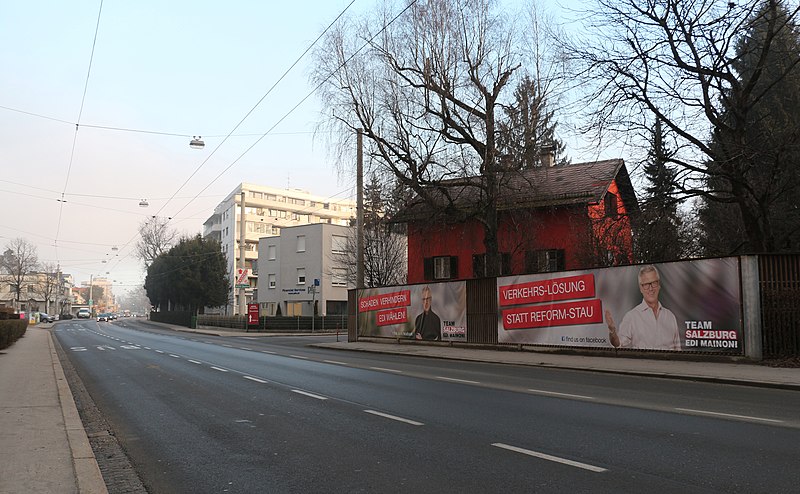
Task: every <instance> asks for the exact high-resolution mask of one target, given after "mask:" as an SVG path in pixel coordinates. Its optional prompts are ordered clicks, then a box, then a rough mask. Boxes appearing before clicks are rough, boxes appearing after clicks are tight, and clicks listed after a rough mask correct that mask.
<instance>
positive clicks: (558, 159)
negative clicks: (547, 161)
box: [497, 75, 569, 170]
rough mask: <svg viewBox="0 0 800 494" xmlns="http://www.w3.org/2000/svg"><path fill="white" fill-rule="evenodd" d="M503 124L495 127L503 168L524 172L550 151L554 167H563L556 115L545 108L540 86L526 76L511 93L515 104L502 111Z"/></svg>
mask: <svg viewBox="0 0 800 494" xmlns="http://www.w3.org/2000/svg"><path fill="white" fill-rule="evenodd" d="M503 110H504V113H505V117H506V118H505V120H504V121H503V122H500V123H498V131H499V132H498V138H497V140H498V147H499V149H500V151H501V153H500V154H501V156H503V158H501V159H502V160H507V161H508V164H506V163H503V165H505V166H506V167H513V168H518V169H521V170H526V169H529V168H534V167H537V166H541V165H542V163H541V154H542V152H543V150H544V149H545V148H549V149H550V150H552V152H553V154H554V157H555V164H557V165H565V164H568V163H569V160H568V159H567V158H566V157H565V156H564V151H565V149H566V146H565V145H564V143H563V142H562V141H560V140H559V139H557V138H556V125H557V124H556V121H555V118H554V115H555V112H554V111H552V110H550V109H549V108H548V104H547V98H546V95H545V94H544V91H543V90H542V88H541V86H540V84H539V82H538V81H537V80H535V79H533V78H531V77H530V76H527V75H526V76H525V77H523V78H522V80H521V81H520V82H519V84H518V85H517V87H516V89H515V90H514V102H513V103H512V104H511V105H509V106H505V107H504V108H503Z"/></svg>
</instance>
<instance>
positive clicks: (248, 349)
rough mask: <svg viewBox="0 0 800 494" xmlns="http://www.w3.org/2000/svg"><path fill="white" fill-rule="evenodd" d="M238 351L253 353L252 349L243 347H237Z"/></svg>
mask: <svg viewBox="0 0 800 494" xmlns="http://www.w3.org/2000/svg"><path fill="white" fill-rule="evenodd" d="M239 350H247V351H248V352H252V351H253V349H252V348H245V347H243V346H240V347H239Z"/></svg>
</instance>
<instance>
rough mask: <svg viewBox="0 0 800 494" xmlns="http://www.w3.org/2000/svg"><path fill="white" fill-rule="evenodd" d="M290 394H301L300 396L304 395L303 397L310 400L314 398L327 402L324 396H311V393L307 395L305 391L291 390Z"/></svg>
mask: <svg viewBox="0 0 800 494" xmlns="http://www.w3.org/2000/svg"><path fill="white" fill-rule="evenodd" d="M292 393H297V394H301V395H305V396H310V397H311V398H316V399H318V400H327V398H325V397H324V396H320V395H315V394H312V393H307V392H305V391H300V390H299V389H293V390H292Z"/></svg>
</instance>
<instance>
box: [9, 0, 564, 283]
mask: <svg viewBox="0 0 800 494" xmlns="http://www.w3.org/2000/svg"><path fill="white" fill-rule="evenodd" d="M375 1H376V0H355V1H353V2H352V5H350V6H349V7H348V5H349V4H351V1H350V0H314V1H312V0H307V1H302V2H275V1H263V0H252V1H249V0H239V1H230V2H219V1H216V2H210V1H206V0H192V1H185V0H170V1H167V2H164V1H162V0H138V1H136V2H128V1H124V2H123V1H119V0H105V1H104V2H103V3H102V8H101V1H100V0H96V1H90V0H79V1H74V2H63V1H60V0H30V1H25V2H15V1H12V0H0V64H2V65H1V67H2V74H3V75H2V77H0V211H2V213H1V214H0V248H3V247H4V246H5V245H7V244H8V242H9V241H10V240H12V239H14V238H24V239H25V240H27V241H29V242H30V243H32V244H33V245H35V246H36V248H37V252H38V257H39V260H40V262H42V263H49V264H52V265H58V266H59V267H60V268H61V270H62V272H64V273H68V274H71V275H72V276H73V278H74V279H75V281H76V283H77V284H80V283H81V282H85V281H88V280H89V278H90V276H95V277H97V276H103V277H106V278H109V279H111V280H112V281H113V286H114V292H115V294H121V292H123V291H125V290H126V289H130V288H132V287H138V286H141V285H142V282H143V280H144V272H143V268H142V264H141V262H140V261H139V260H138V259H136V257H135V255H134V245H135V243H136V241H137V240H138V235H137V232H138V228H139V226H140V225H141V224H142V222H143V221H147V220H148V219H151V218H152V217H153V216H158V217H160V218H171V219H170V220H169V221H170V225H171V226H172V227H174V228H175V229H176V230H177V231H178V232H179V233H182V234H187V235H194V234H197V233H201V232H202V225H203V222H204V221H205V220H206V219H207V218H208V217H209V216H210V215H211V214H212V212H213V209H214V207H215V206H216V205H217V204H218V203H219V202H220V201H222V200H223V199H224V198H225V197H226V196H227V195H228V194H229V193H230V192H231V191H232V190H233V189H234V188H235V187H236V186H237V185H238V184H239V183H241V182H250V183H256V184H261V185H268V186H272V187H280V188H285V187H290V188H297V189H302V190H305V191H308V192H310V193H312V194H315V195H318V196H322V197H330V198H334V199H345V198H351V199H353V198H355V179H354V177H353V175H352V174H349V173H344V174H343V173H341V172H340V171H338V170H339V169H340V168H341V167H339V166H337V163H335V162H334V159H333V157H332V156H331V155H330V154H329V153H328V151H327V149H326V147H325V142H324V140H323V139H322V138H321V137H320V136H319V135H315V134H314V129H315V126H316V125H317V122H318V120H319V119H320V106H319V101H318V100H317V99H316V98H315V97H314V95H313V93H312V90H313V87H312V85H311V84H310V83H309V82H308V76H309V73H310V68H311V60H310V58H308V56H306V58H300V57H301V55H302V54H303V52H304V51H305V50H306V49H307V48H308V47H309V46H311V44H312V43H313V42H314V40H315V39H316V38H317V37H318V36H319V34H320V33H321V32H322V31H323V30H324V29H325V27H326V26H327V25H329V24H330V23H331V22H333V21H334V19H336V17H337V16H338V15H339V14H340V13H341V12H342V11H344V10H345V9H346V8H348V9H349V10H348V13H350V14H357V13H359V12H363V11H366V10H369V9H372V8H373V7H374V5H375ZM545 3H546V4H547V5H546V8H548V9H550V10H551V12H553V13H554V15H556V16H558V9H559V6H558V4H557V3H556V2H555V1H553V2H549V1H548V2H545ZM98 19H99V21H98ZM95 32H96V37H95ZM298 59H299V63H297V65H296V66H294V67H293V68H292V69H291V71H289V73H288V74H287V75H286V77H285V78H283V79H282V80H281V77H282V76H283V75H284V73H286V71H287V70H289V69H290V67H292V65H293V64H295V62H297V61H298ZM90 63H91V65H90ZM279 80H280V82H279V83H278V84H277V85H275V84H276V82H278V81H279ZM273 85H275V87H274V89H272V90H271V92H269V93H268V91H269V90H270V88H271V87H272V86H273ZM262 98H263V101H261V103H260V104H258V103H259V101H260V100H261V99H262ZM257 104H258V105H257ZM256 105H257V106H256ZM254 107H255V109H254V110H253V108H254ZM251 110H253V111H252V113H251V114H250V115H249V116H247V118H246V119H245V120H244V121H243V122H242V124H241V125H240V126H239V127H238V128H237V127H236V126H237V124H239V123H240V122H241V121H242V119H243V118H244V117H245V116H246V115H247V114H248V112H250V111H251ZM76 124H77V127H76ZM76 128H77V131H76ZM234 129H235V130H234ZM231 133H233V135H232V136H231V137H229V138H228V139H227V140H224V138H225V137H226V136H227V135H228V134H231ZM265 133H266V135H264V134H265ZM192 136H201V137H202V139H203V141H204V142H205V147H204V148H203V149H202V150H197V149H192V148H190V147H189V141H190V140H191V138H192ZM223 140H224V142H223ZM354 145H355V139H354ZM142 200H146V202H147V203H148V206H147V207H146V208H145V207H140V205H139V204H140V202H141V201H142Z"/></svg>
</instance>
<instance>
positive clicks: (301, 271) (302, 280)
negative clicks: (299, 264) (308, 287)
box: [297, 268, 306, 285]
mask: <svg viewBox="0 0 800 494" xmlns="http://www.w3.org/2000/svg"><path fill="white" fill-rule="evenodd" d="M297 284H298V285H305V284H306V268H297Z"/></svg>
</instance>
